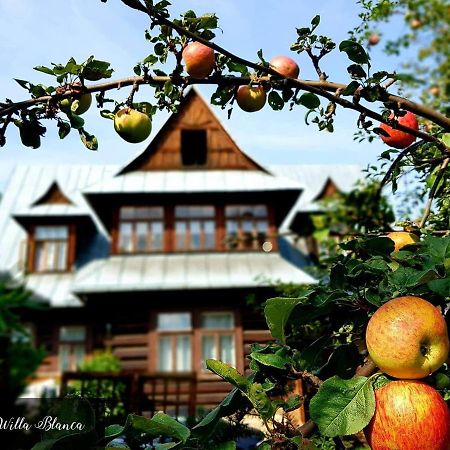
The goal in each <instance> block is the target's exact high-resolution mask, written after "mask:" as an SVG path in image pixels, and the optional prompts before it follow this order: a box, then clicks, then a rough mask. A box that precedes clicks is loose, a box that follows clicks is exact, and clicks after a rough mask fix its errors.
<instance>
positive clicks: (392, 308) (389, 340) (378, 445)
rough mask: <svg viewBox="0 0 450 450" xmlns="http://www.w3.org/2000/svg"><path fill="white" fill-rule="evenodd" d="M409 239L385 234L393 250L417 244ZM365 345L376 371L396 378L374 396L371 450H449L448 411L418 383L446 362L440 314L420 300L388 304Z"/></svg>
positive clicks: (376, 316)
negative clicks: (392, 245)
mask: <svg viewBox="0 0 450 450" xmlns="http://www.w3.org/2000/svg"><path fill="white" fill-rule="evenodd" d="M413 236H415V235H412V234H411V233H407V232H396V233H395V234H392V233H391V234H390V235H388V237H390V238H391V239H392V240H394V242H395V244H396V250H399V249H400V248H402V247H403V246H404V245H407V244H410V243H412V242H415V241H417V237H413ZM366 344H367V349H368V351H369V354H370V356H371V358H372V360H373V361H374V363H375V364H376V365H377V366H378V368H379V369H380V370H381V371H382V372H384V373H385V374H387V375H389V376H391V377H394V378H396V380H395V381H391V382H389V383H387V384H385V385H384V386H383V387H381V388H379V389H377V390H376V391H375V402H376V406H375V414H374V416H373V418H372V420H371V422H370V423H369V425H368V426H367V428H366V430H365V434H366V438H367V440H368V442H369V444H370V446H371V448H372V450H419V449H421V450H449V449H450V411H449V409H448V406H447V404H446V403H445V401H444V399H443V398H442V396H441V395H440V394H439V392H438V391H436V390H435V389H434V388H433V387H431V386H430V385H428V384H427V383H425V382H423V381H420V379H422V378H425V377H428V376H429V375H431V374H432V373H433V372H435V371H436V370H438V369H439V368H440V367H441V366H442V365H443V364H444V363H445V362H446V361H447V358H448V353H449V339H448V333H447V325H446V322H445V319H444V317H443V315H442V314H441V311H440V310H439V309H438V308H437V307H435V306H434V305H432V304H431V303H429V302H428V301H426V300H424V299H422V298H420V297H414V296H406V297H398V298H395V299H393V300H390V301H388V302H387V303H385V304H384V305H383V306H381V307H380V308H379V309H378V310H377V311H376V312H375V314H374V315H373V316H372V317H371V318H370V320H369V323H368V325H367V331H366Z"/></svg>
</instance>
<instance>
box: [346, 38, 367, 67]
mask: <svg viewBox="0 0 450 450" xmlns="http://www.w3.org/2000/svg"><path fill="white" fill-rule="evenodd" d="M339 50H340V51H341V52H345V53H347V56H348V58H349V59H350V60H351V61H353V62H355V63H358V64H367V63H368V62H369V56H368V55H367V53H366V51H365V50H364V48H363V46H362V45H361V44H358V42H356V41H351V40H346V41H342V42H341V43H340V45H339Z"/></svg>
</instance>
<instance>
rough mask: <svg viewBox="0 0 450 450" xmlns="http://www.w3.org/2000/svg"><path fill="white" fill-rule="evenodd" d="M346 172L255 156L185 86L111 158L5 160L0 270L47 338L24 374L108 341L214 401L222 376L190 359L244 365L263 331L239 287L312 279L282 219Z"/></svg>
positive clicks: (39, 339)
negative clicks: (154, 124)
mask: <svg viewBox="0 0 450 450" xmlns="http://www.w3.org/2000/svg"><path fill="white" fill-rule="evenodd" d="M359 175H360V170H359V168H355V167H342V168H336V167H334V168H328V169H327V168H326V166H309V167H308V166H302V167H296V166H290V167H289V166H284V167H282V166H279V167H273V168H270V169H267V168H264V167H262V166H261V165H259V164H258V163H257V162H256V161H254V160H252V159H251V158H250V157H249V156H248V155H246V154H245V153H244V152H243V151H242V150H241V149H240V148H239V147H238V146H237V145H236V143H235V142H234V141H233V139H232V138H231V137H230V135H229V134H228V133H227V132H226V131H225V129H224V128H223V126H222V124H221V123H220V121H219V120H218V119H217V118H216V117H215V115H214V114H213V113H212V111H211V110H210V108H209V106H208V105H207V103H206V102H205V101H204V100H203V99H202V98H201V96H200V95H199V94H198V93H197V92H196V91H195V90H194V89H192V90H191V91H190V92H189V93H188V94H187V96H186V98H185V100H184V101H183V103H182V105H181V108H180V111H179V112H178V113H177V114H173V115H172V116H171V117H170V118H169V119H168V121H167V123H166V124H165V125H164V126H163V127H162V129H161V130H160V131H159V133H158V134H157V135H156V136H155V137H154V139H153V140H152V142H151V143H150V145H149V146H148V147H147V148H146V149H145V150H144V151H143V152H142V153H141V154H140V155H139V156H138V157H137V158H135V159H134V160H133V161H131V162H130V163H128V164H127V165H125V166H124V167H116V166H89V167H88V166H70V167H69V166H63V165H55V166H53V167H39V166H34V167H18V168H17V169H16V170H15V172H14V173H13V174H12V176H11V179H10V182H9V184H8V186H7V188H6V190H5V193H4V196H3V199H2V203H1V208H0V254H1V258H0V259H1V261H0V265H1V266H0V272H2V273H3V274H5V275H8V276H10V277H12V278H14V279H17V280H20V281H22V282H24V283H25V284H26V286H27V288H28V289H29V290H30V291H31V292H32V293H33V296H34V298H36V299H37V300H39V301H41V302H42V303H43V304H44V305H46V307H45V308H43V309H42V310H37V311H32V312H27V313H26V314H27V315H26V316H25V319H26V320H27V321H28V323H29V324H30V327H31V330H32V332H33V335H34V339H35V342H36V344H37V345H40V346H43V347H44V348H45V349H46V350H47V357H46V358H45V360H44V362H43V364H42V365H41V367H40V368H39V371H38V374H37V377H38V379H42V380H43V379H55V378H56V379H57V378H58V377H60V376H61V374H62V373H64V372H67V371H73V370H75V369H76V368H77V365H78V364H79V363H80V362H81V361H82V360H83V359H84V358H85V357H86V356H88V355H89V354H91V353H92V352H93V351H94V350H96V349H104V348H108V349H111V350H112V351H113V353H114V354H115V355H117V356H118V357H119V358H120V360H121V363H122V367H123V370H124V372H127V373H136V374H150V375H151V374H153V375H155V374H159V375H161V377H164V374H190V376H193V377H194V378H195V379H196V381H197V386H198V388H197V392H196V401H197V403H198V404H202V405H205V406H213V405H215V404H216V403H218V402H219V401H220V400H221V399H222V398H223V396H224V393H223V392H226V389H227V387H226V386H222V387H220V386H219V385H220V383H219V382H218V381H217V379H216V378H215V376H214V375H212V374H211V373H209V372H208V370H207V369H206V367H205V365H204V360H205V359H208V358H217V359H220V360H222V361H224V362H227V363H229V364H231V365H233V366H235V367H236V368H237V369H238V370H239V371H241V372H244V371H245V370H246V368H247V362H246V358H245V356H246V354H248V352H249V344H250V343H253V342H264V341H266V340H268V339H269V338H270V336H269V334H268V332H267V329H266V326H265V323H264V320H263V319H262V317H260V315H259V314H256V313H255V312H254V311H253V309H252V308H250V307H249V306H247V299H248V296H249V295H252V296H255V297H257V298H258V299H260V300H264V299H266V298H269V297H270V296H273V295H274V285H275V284H276V283H280V282H281V283H296V284H309V283H314V281H315V280H314V279H313V278H312V277H311V276H310V275H308V273H307V271H306V270H305V268H306V266H307V265H308V264H310V257H309V252H310V251H311V248H310V247H311V246H310V245H309V244H308V241H307V240H305V239H303V238H304V237H302V238H301V239H300V240H298V239H297V240H295V239H292V236H295V230H293V229H292V228H291V229H290V228H289V226H290V224H292V223H294V222H295V220H297V221H298V220H301V219H299V217H300V218H301V217H303V216H304V215H305V214H306V215H307V214H309V213H310V212H311V211H314V210H315V208H316V207H315V206H314V202H315V201H316V200H317V199H318V198H319V197H320V196H323V195H325V194H324V191H327V190H328V191H329V190H333V189H334V190H337V189H343V190H345V189H348V188H350V186H351V184H352V183H353V181H355V180H356V178H357V177H358V176H359ZM201 386H203V387H201Z"/></svg>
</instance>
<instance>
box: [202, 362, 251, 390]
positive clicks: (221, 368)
mask: <svg viewBox="0 0 450 450" xmlns="http://www.w3.org/2000/svg"><path fill="white" fill-rule="evenodd" d="M206 367H207V368H208V369H209V370H211V372H214V373H215V374H216V375H219V377H221V378H223V379H224V380H225V381H228V383H231V384H232V385H233V386H236V387H237V388H238V389H240V390H242V391H246V389H247V388H248V387H249V385H250V381H249V380H248V378H246V377H244V376H243V375H241V374H240V373H239V372H238V371H237V370H236V369H235V368H234V367H231V366H229V365H228V364H225V363H223V362H222V361H217V360H216V359H207V360H206Z"/></svg>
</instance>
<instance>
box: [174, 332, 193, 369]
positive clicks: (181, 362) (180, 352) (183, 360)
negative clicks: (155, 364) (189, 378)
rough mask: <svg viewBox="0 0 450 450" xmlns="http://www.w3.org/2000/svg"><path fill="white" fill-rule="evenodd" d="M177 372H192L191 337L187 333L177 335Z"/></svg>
mask: <svg viewBox="0 0 450 450" xmlns="http://www.w3.org/2000/svg"><path fill="white" fill-rule="evenodd" d="M176 339H177V361H176V365H177V367H176V369H175V370H176V371H177V372H190V371H191V370H192V364H191V337H190V336H186V335H181V336H177V337H176Z"/></svg>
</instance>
